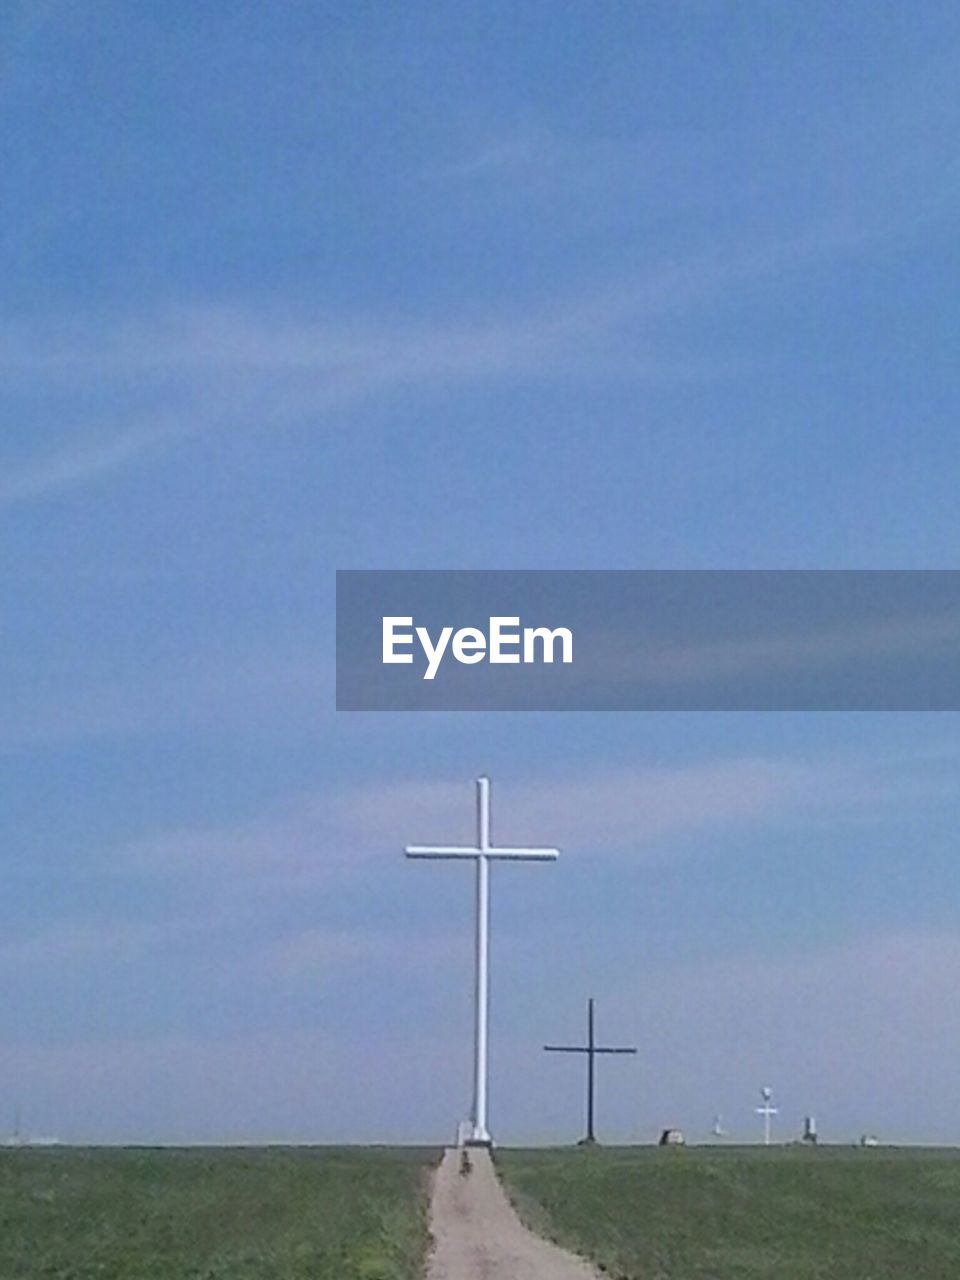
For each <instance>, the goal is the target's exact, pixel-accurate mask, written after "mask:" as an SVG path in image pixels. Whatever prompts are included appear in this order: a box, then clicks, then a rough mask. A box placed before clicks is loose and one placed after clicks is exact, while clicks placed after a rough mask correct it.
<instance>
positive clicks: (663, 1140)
mask: <svg viewBox="0 0 960 1280" xmlns="http://www.w3.org/2000/svg"><path fill="white" fill-rule="evenodd" d="M659 1145H660V1146H661V1147H685V1146H686V1145H687V1140H686V1138H685V1137H684V1136H683V1133H682V1131H681V1130H680V1129H664V1131H663V1133H661V1135H660V1143H659Z"/></svg>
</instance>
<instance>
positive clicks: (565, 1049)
mask: <svg viewBox="0 0 960 1280" xmlns="http://www.w3.org/2000/svg"><path fill="white" fill-rule="evenodd" d="M543 1048H544V1051H545V1052H546V1053H636V1052H637V1050H636V1049H604V1048H601V1047H600V1046H599V1045H594V1047H593V1048H592V1049H591V1048H590V1046H589V1045H582V1044H545V1045H544V1046H543Z"/></svg>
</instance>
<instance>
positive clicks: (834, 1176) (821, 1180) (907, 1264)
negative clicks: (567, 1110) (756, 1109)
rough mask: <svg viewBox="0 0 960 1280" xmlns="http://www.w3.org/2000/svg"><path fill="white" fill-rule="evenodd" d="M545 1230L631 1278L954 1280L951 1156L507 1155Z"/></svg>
mask: <svg viewBox="0 0 960 1280" xmlns="http://www.w3.org/2000/svg"><path fill="white" fill-rule="evenodd" d="M497 1165H498V1168H499V1170H500V1173H501V1176H502V1177H503V1179H504V1182H505V1183H506V1185H507V1189H508V1191H509V1192H510V1193H511V1195H512V1196H513V1198H514V1202H515V1203H516V1204H517V1207H518V1209H519V1210H520V1212H521V1215H522V1216H523V1217H525V1218H526V1220H527V1221H528V1222H529V1223H530V1225H531V1226H533V1227H534V1228H535V1229H536V1230H539V1231H540V1232H541V1233H542V1234H545V1235H549V1236H551V1237H552V1238H554V1239H556V1240H559V1241H561V1242H562V1243H565V1244H567V1245H568V1246H570V1247H572V1248H574V1249H576V1250H578V1251H579V1252H580V1253H583V1254H585V1255H586V1256H588V1257H591V1258H593V1259H594V1260H595V1261H597V1262H599V1263H600V1264H601V1265H602V1266H603V1267H604V1269H605V1270H606V1271H607V1272H609V1274H610V1275H612V1276H616V1277H630V1278H631V1280H633V1278H634V1277H636V1278H637V1280H641V1278H642V1280H708V1278H709V1280H761V1277H762V1278H763V1280H770V1277H775V1278H776V1280H814V1277H816V1280H889V1278H890V1277H894V1276H896V1277H902V1278H904V1280H906V1278H907V1277H909V1278H910V1280H934V1278H936V1280H941V1278H942V1280H947V1278H948V1277H949V1278H950V1280H958V1277H960V1152H958V1151H953V1150H950V1151H946V1150H943V1151H941V1150H899V1151H898V1150H891V1149H883V1148H881V1149H876V1150H866V1151H860V1150H855V1149H851V1148H824V1147H820V1148H818V1149H816V1150H809V1149H798V1148H784V1149H776V1148H774V1149H771V1150H768V1151H767V1150H763V1149H750V1148H739V1149H735V1148H713V1149H710V1148H700V1149H697V1148H687V1149H679V1150H658V1149H656V1148H633V1149H629V1148H621V1149H610V1150H603V1149H599V1150H593V1151H590V1150H587V1151H584V1150H567V1151H530V1152H520V1151H506V1152H500V1153H498V1156H497Z"/></svg>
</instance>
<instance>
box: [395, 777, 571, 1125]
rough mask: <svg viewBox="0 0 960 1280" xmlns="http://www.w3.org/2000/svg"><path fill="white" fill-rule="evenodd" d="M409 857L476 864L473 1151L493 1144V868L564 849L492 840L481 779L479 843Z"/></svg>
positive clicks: (416, 850) (420, 850) (423, 848)
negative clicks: (490, 1078) (489, 1105)
mask: <svg viewBox="0 0 960 1280" xmlns="http://www.w3.org/2000/svg"><path fill="white" fill-rule="evenodd" d="M404 853H405V854H406V856H407V857H408V858H432V859H454V860H456V859H464V858H468V859H473V860H474V861H475V863H476V873H475V874H476V932H475V972H474V1031H473V1049H474V1053H473V1108H472V1110H471V1114H470V1138H469V1143H470V1145H471V1146H482V1147H489V1146H492V1145H493V1140H492V1138H491V1137H490V1129H489V1125H488V1119H487V1101H488V1093H489V1090H488V1074H489V1067H488V1061H489V1039H490V1037H489V1019H490V863H491V862H553V861H555V860H556V859H557V858H558V857H559V853H560V851H559V850H558V849H550V848H540V847H537V846H532V847H525V846H522V845H495V844H494V843H493V841H492V838H491V818H490V779H489V778H488V777H486V776H484V777H480V778H478V779H477V840H476V844H475V845H472V846H471V845H416V844H411V845H407V846H406V848H405V849H404Z"/></svg>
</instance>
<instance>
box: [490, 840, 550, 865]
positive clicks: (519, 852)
mask: <svg viewBox="0 0 960 1280" xmlns="http://www.w3.org/2000/svg"><path fill="white" fill-rule="evenodd" d="M484 853H485V854H486V855H487V857H488V858H499V859H500V860H501V861H504V862H507V861H513V862H556V860H557V859H558V858H559V857H560V850H559V849H535V848H531V849H524V848H522V847H518V848H511V847H510V845H504V844H495V845H492V846H491V848H489V849H484Z"/></svg>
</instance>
